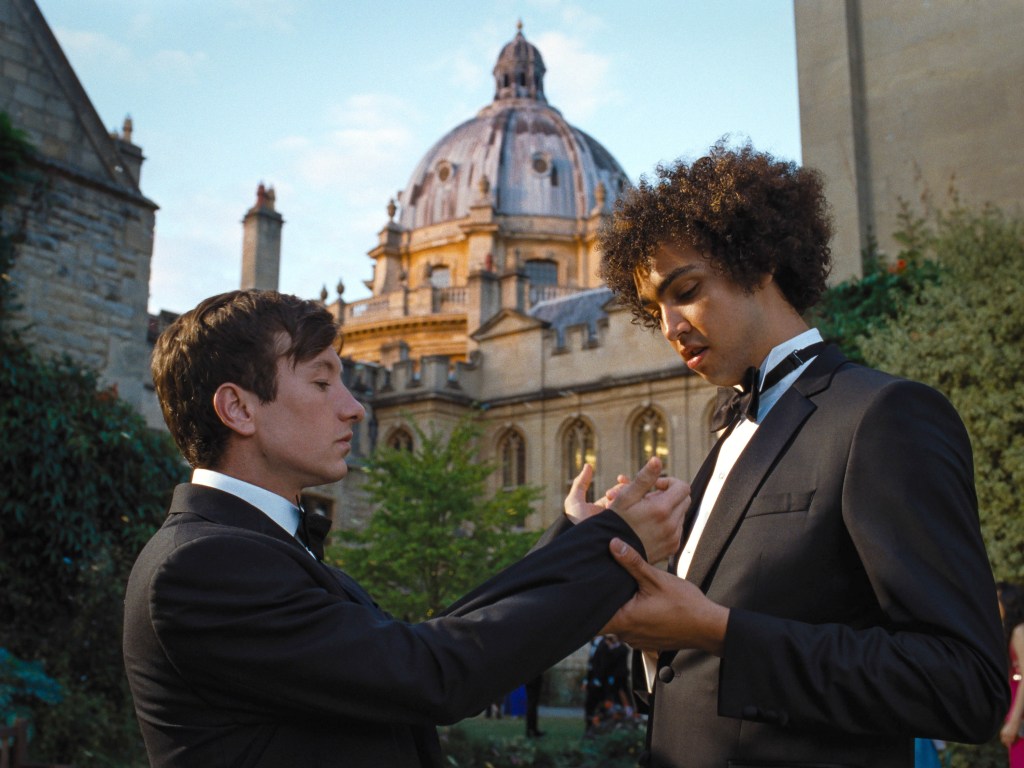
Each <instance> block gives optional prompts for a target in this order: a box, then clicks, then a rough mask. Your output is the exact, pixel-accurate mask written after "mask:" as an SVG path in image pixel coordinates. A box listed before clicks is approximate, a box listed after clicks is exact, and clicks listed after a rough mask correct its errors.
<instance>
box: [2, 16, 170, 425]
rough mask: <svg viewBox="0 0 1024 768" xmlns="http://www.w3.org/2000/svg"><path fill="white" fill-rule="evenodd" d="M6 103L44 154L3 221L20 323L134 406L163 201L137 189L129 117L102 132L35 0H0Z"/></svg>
mask: <svg viewBox="0 0 1024 768" xmlns="http://www.w3.org/2000/svg"><path fill="white" fill-rule="evenodd" d="M0 111H3V112H5V113H7V114H8V115H9V116H10V118H11V122H12V123H13V124H14V126H15V127H16V128H18V129H20V130H22V131H24V132H25V134H26V136H27V138H28V140H29V142H30V143H31V144H32V145H33V146H34V147H35V148H36V151H37V156H36V159H35V162H34V164H33V168H32V169H31V170H32V173H33V180H32V181H31V183H30V184H29V185H28V186H27V187H26V188H25V189H23V190H22V191H21V194H20V195H19V196H18V198H17V200H16V201H15V203H14V204H12V205H9V206H8V207H7V208H6V209H5V210H4V211H3V212H2V220H0V221H2V226H3V229H4V232H5V233H6V234H8V235H11V236H12V237H13V238H14V239H15V241H16V243H17V245H16V249H15V265H14V269H13V271H12V274H11V278H12V280H13V282H14V284H15V287H16V290H17V296H16V300H17V302H18V303H19V304H20V305H21V308H20V309H19V310H18V311H17V312H16V315H15V320H16V322H17V323H18V324H19V325H21V326H23V327H24V329H25V334H26V337H27V338H28V339H29V341H30V342H31V343H33V344H34V345H36V346H37V348H38V349H39V351H41V352H42V353H44V354H53V355H59V354H62V353H67V354H69V355H71V356H72V357H73V358H74V359H76V360H77V361H78V362H80V363H82V364H84V365H87V366H89V367H91V368H93V369H95V370H97V371H98V372H99V373H100V375H101V381H102V383H103V385H106V386H116V387H117V389H118V392H119V394H120V395H121V396H122V397H123V398H124V399H125V400H127V401H128V402H129V403H130V404H131V405H133V406H134V407H136V408H137V409H138V408H140V407H141V403H142V400H143V396H144V389H143V386H144V385H143V382H144V381H146V380H148V376H147V375H146V370H147V366H148V354H149V350H148V346H147V342H146V331H147V324H148V317H147V312H146V305H147V301H148V298H149V274H150V260H151V256H152V251H153V231H154V224H155V211H156V205H155V204H153V203H152V202H151V201H149V200H147V199H146V198H145V197H144V196H143V195H142V193H141V191H140V190H139V185H138V175H139V171H140V168H141V151H140V150H139V148H138V147H136V146H135V145H133V144H132V143H131V125H130V122H127V121H126V123H125V132H124V134H123V135H111V134H110V133H109V132H108V131H107V130H105V129H104V127H103V125H102V123H101V122H100V119H99V117H98V115H97V114H96V112H95V109H94V108H93V106H92V104H91V103H90V102H89V99H88V97H87V96H86V94H85V91H84V90H83V88H82V86H81V84H80V83H79V82H78V79H77V77H76V76H75V74H74V71H73V70H72V69H71V66H70V64H69V63H68V62H67V59H66V58H65V57H64V54H63V52H62V51H61V50H60V46H59V45H58V44H57V41H56V39H55V38H54V37H53V34H52V32H51V31H50V29H49V27H48V26H47V25H46V22H45V20H44V19H43V17H42V14H41V13H40V12H39V9H38V8H37V7H36V5H35V3H34V2H31V0H10V2H5V3H2V4H0Z"/></svg>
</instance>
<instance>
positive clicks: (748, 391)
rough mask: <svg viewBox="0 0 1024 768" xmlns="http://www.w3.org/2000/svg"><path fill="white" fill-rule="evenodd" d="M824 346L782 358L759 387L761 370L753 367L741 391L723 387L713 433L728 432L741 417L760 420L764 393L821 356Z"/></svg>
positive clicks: (743, 382)
mask: <svg viewBox="0 0 1024 768" xmlns="http://www.w3.org/2000/svg"><path fill="white" fill-rule="evenodd" d="M824 347H825V343H824V342H821V341H819V342H817V343H815V344H811V345H810V346H809V347H804V348H803V349H798V350H796V351H795V352H790V353H789V354H788V355H786V357H784V358H783V359H782V362H780V363H779V364H778V365H776V366H775V367H774V368H772V369H771V370H770V371H768V375H767V376H765V377H764V383H763V384H762V385H761V386H760V388H759V387H758V386H757V380H758V378H760V376H761V371H760V370H759V369H757V368H754V367H753V366H751V367H750V368H747V370H746V372H745V373H744V374H743V381H742V382H741V384H740V389H736V388H735V387H720V388H719V390H718V401H717V403H716V404H715V413H714V415H713V416H712V417H711V431H712V432H718V431H719V430H722V429H726V428H728V427H730V426H732V424H734V423H735V422H737V421H739V419H740V417H741V416H746V417H747V418H748V419H749V420H750V421H757V408H758V405H759V403H760V395H761V392H764V391H766V390H769V389H771V388H772V387H774V386H775V385H776V384H778V383H779V382H780V381H782V380H783V379H784V378H785V377H786V376H787V375H788V374H790V373H792V372H793V371H795V370H796V369H797V368H799V367H800V366H801V365H803V364H804V363H806V362H807V360H808V359H810V358H811V357H814V356H815V355H816V354H818V353H819V352H820V351H821V350H822V349H824Z"/></svg>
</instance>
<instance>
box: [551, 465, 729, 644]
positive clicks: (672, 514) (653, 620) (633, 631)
mask: <svg viewBox="0 0 1024 768" xmlns="http://www.w3.org/2000/svg"><path fill="white" fill-rule="evenodd" d="M593 477H594V470H593V468H592V467H591V466H590V465H589V464H587V465H584V467H583V470H582V471H581V472H580V473H579V475H577V476H576V478H575V479H574V480H573V483H572V488H570V490H569V495H568V496H567V497H566V499H565V513H566V515H568V517H569V518H571V519H572V520H573V521H574V522H580V521H582V520H585V519H586V518H588V517H590V516H592V515H596V514H598V513H599V512H601V511H602V510H605V509H609V508H610V509H612V510H614V511H615V512H616V513H617V514H618V515H619V516H620V517H622V518H623V519H624V520H625V521H626V522H627V523H629V525H630V527H631V528H632V529H633V531H634V532H635V533H636V534H637V536H638V537H639V538H640V541H641V542H642V543H643V545H644V550H645V551H646V553H647V558H648V560H649V561H650V562H651V563H657V562H659V561H661V560H664V559H666V558H668V557H670V556H671V555H672V554H674V553H675V551H676V550H677V549H678V548H679V544H680V540H681V538H682V526H683V518H684V516H685V515H686V511H687V509H688V508H689V506H690V486H689V485H688V484H687V483H685V482H683V481H682V480H679V479H677V478H672V477H661V461H660V460H659V459H658V458H657V457H654V458H652V459H650V460H649V461H648V462H647V464H645V465H644V467H643V469H641V470H640V471H639V472H638V473H637V474H636V476H635V477H634V478H632V480H631V479H630V478H628V477H626V476H624V475H619V476H618V478H617V483H616V485H615V486H613V487H612V488H609V489H608V490H607V491H605V494H604V496H602V497H601V498H600V499H598V500H597V501H595V502H587V501H586V494H587V489H588V488H589V487H590V483H591V481H592V480H593ZM609 549H610V550H611V553H612V556H613V557H614V558H615V560H616V561H617V562H618V563H619V565H621V566H622V567H623V568H625V569H626V570H627V571H628V572H629V574H630V575H631V576H632V577H633V578H634V579H636V582H637V585H638V589H637V592H636V594H635V595H634V596H633V597H632V598H631V599H630V600H629V601H627V602H626V603H625V604H624V605H623V606H622V607H621V608H619V610H618V612H617V613H616V614H615V615H614V616H613V617H612V619H611V621H609V623H608V624H607V625H606V626H605V627H604V629H603V630H602V632H603V633H606V634H607V633H614V634H616V635H618V636H619V638H620V639H622V640H623V641H625V642H627V643H629V644H630V645H631V646H632V647H634V648H639V649H644V650H651V651H656V650H675V649H680V648H699V649H701V650H704V651H707V652H708V653H713V654H716V655H721V653H722V649H723V647H724V644H725V630H726V627H727V625H728V619H729V610H728V609H727V608H725V607H723V606H721V605H718V604H717V603H715V602H712V601H711V600H709V599H708V598H707V597H706V596H705V595H704V593H703V592H701V590H700V589H699V588H698V587H697V586H696V585H694V584H691V583H690V582H688V581H687V580H686V579H681V578H679V577H678V576H676V575H675V574H672V573H669V572H668V571H665V570H660V569H658V568H655V567H654V566H652V565H650V564H649V563H648V562H646V561H645V560H644V559H643V557H641V556H640V553H639V552H637V551H636V550H635V549H633V548H632V547H630V546H628V545H627V544H626V543H625V542H624V541H622V540H621V539H617V538H616V539H612V540H611V542H610V543H609Z"/></svg>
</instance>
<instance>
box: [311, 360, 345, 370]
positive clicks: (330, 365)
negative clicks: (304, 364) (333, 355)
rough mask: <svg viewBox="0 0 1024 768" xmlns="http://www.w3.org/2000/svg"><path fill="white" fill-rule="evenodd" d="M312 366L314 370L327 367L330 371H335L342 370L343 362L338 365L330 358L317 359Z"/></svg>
mask: <svg viewBox="0 0 1024 768" xmlns="http://www.w3.org/2000/svg"><path fill="white" fill-rule="evenodd" d="M312 368H313V370H314V371H319V370H321V369H326V370H327V372H328V373H334V372H335V371H338V372H340V371H341V364H340V363H339V364H338V365H334V363H332V362H331V361H329V360H316V361H313V362H312Z"/></svg>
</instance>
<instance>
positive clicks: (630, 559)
mask: <svg viewBox="0 0 1024 768" xmlns="http://www.w3.org/2000/svg"><path fill="white" fill-rule="evenodd" d="M608 549H609V550H611V553H612V557H614V558H615V562H617V563H618V564H619V565H621V566H622V567H623V568H624V569H625V570H626V572H627V573H629V575H630V576H632V577H633V578H634V579H636V581H637V583H641V582H645V581H649V579H650V576H649V570H650V569H651V567H652V566H650V565H648V563H647V561H646V560H644V559H643V558H642V557H641V556H640V553H639V552H637V551H636V550H635V549H633V548H632V547H631V546H629V545H628V544H627V543H626V542H624V541H623V540H622V539H620V538H618V537H615V538H613V539H612V540H611V541H610V542H608Z"/></svg>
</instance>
